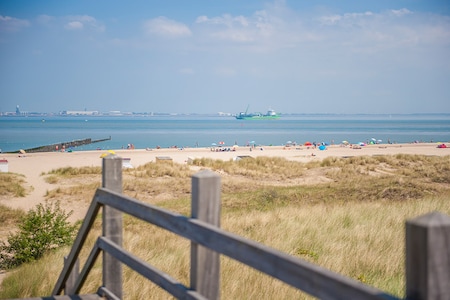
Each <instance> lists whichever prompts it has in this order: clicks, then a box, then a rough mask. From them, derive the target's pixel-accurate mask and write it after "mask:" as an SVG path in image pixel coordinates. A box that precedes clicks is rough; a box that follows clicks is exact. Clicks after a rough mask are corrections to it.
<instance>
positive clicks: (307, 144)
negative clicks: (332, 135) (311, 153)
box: [303, 142, 312, 146]
mask: <svg viewBox="0 0 450 300" xmlns="http://www.w3.org/2000/svg"><path fill="white" fill-rule="evenodd" d="M303 145H305V146H312V144H311V142H305V143H304V144H303Z"/></svg>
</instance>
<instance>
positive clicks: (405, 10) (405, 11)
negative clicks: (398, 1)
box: [390, 8, 412, 17]
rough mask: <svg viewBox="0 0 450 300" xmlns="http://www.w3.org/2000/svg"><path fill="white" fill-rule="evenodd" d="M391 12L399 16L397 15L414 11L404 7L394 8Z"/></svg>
mask: <svg viewBox="0 0 450 300" xmlns="http://www.w3.org/2000/svg"><path fill="white" fill-rule="evenodd" d="M390 12H391V14H393V15H394V16H397V17H401V16H404V15H409V14H412V11H410V10H409V9H406V8H402V9H398V10H395V9H393V10H391V11H390Z"/></svg>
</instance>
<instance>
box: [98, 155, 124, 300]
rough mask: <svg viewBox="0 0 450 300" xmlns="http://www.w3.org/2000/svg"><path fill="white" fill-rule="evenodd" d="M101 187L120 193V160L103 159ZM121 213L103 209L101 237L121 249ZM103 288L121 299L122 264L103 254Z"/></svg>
mask: <svg viewBox="0 0 450 300" xmlns="http://www.w3.org/2000/svg"><path fill="white" fill-rule="evenodd" d="M102 187H103V188H107V189H109V190H111V191H114V192H116V193H122V158H121V157H119V156H117V155H108V156H106V157H104V158H103V172H102ZM122 226H123V224H122V212H120V211H118V210H116V209H114V208H112V207H108V206H104V207H103V236H105V237H107V238H108V239H110V240H111V241H113V242H114V243H116V244H117V245H119V246H120V247H122V231H123V230H122ZM103 286H105V287H106V288H107V289H108V290H110V291H111V292H112V293H114V294H115V295H116V296H117V297H118V298H120V299H122V264H121V263H120V261H118V260H117V259H115V258H114V257H112V256H110V255H109V254H108V253H104V254H103Z"/></svg>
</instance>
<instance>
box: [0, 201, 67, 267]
mask: <svg viewBox="0 0 450 300" xmlns="http://www.w3.org/2000/svg"><path fill="white" fill-rule="evenodd" d="M71 214H72V211H71V212H69V213H65V212H64V211H63V210H62V209H61V207H60V203H59V201H58V202H55V203H53V204H52V203H50V202H48V201H46V202H45V204H44V205H43V204H38V205H37V206H36V208H35V209H31V210H29V211H28V212H27V214H26V215H25V216H23V217H21V219H20V222H19V225H18V227H19V231H18V232H17V233H15V234H11V235H9V236H8V240H7V243H4V242H0V268H4V269H10V268H14V267H16V266H19V265H21V264H23V263H26V262H30V261H33V260H36V259H38V258H40V257H42V255H43V254H44V253H46V252H48V251H50V250H52V249H55V248H58V247H60V246H63V245H68V244H70V243H71V242H72V240H73V237H74V235H75V226H74V225H71V224H70V223H69V222H68V221H67V219H68V217H69V216H70V215H71Z"/></svg>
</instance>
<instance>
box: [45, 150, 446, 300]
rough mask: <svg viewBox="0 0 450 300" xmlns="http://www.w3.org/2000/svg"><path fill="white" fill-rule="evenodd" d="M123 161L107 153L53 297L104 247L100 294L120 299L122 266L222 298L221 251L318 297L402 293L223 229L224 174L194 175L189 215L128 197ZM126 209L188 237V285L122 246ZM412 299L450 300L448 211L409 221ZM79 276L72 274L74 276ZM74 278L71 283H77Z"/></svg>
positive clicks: (181, 292)
mask: <svg viewBox="0 0 450 300" xmlns="http://www.w3.org/2000/svg"><path fill="white" fill-rule="evenodd" d="M121 168H122V163H121V158H120V157H117V156H115V155H110V156H107V157H105V158H104V159H103V184H102V188H99V189H98V190H97V191H96V193H95V195H94V198H93V201H92V203H91V205H90V207H89V209H88V212H87V215H86V218H85V219H84V222H83V224H82V226H81V228H80V231H79V233H78V235H77V237H76V239H75V242H74V245H73V247H72V249H71V252H70V254H69V256H68V257H67V260H66V263H65V264H64V267H63V270H62V272H61V274H60V276H59V278H58V280H57V283H56V285H55V288H54V290H53V295H59V294H61V293H62V292H63V290H65V292H66V294H68V293H69V294H71V295H76V294H79V292H80V289H81V287H82V286H83V283H84V282H85V280H86V278H87V275H88V274H89V271H90V270H91V268H92V267H93V265H94V263H95V261H96V259H97V257H98V255H99V254H100V253H101V252H102V251H103V254H104V255H103V285H102V286H101V287H100V288H99V290H98V291H97V293H98V294H99V295H100V296H103V297H107V298H109V299H121V298H122V294H123V293H122V269H121V268H122V264H126V265H127V266H129V267H130V268H131V269H133V270H134V271H136V272H138V273H139V274H141V275H142V276H144V277H146V278H147V279H149V280H151V281H152V282H154V283H155V284H157V285H158V286H160V287H161V288H163V289H164V290H166V291H167V292H169V293H170V294H171V295H173V296H174V297H175V298H178V299H219V298H220V289H219V286H220V283H219V281H220V263H219V262H220V260H219V258H220V255H226V256H228V257H230V258H232V259H235V260H237V261H239V262H241V263H244V264H246V265H248V266H251V267H253V268H255V269H257V270H259V271H261V272H264V273H266V274H267V275H270V276H272V277H274V278H277V279H279V280H281V281H283V282H285V283H287V284H289V285H291V286H293V287H295V288H298V289H300V290H302V291H304V292H306V293H308V294H310V295H312V296H315V297H318V298H321V299H397V298H395V297H394V296H392V295H389V294H388V293H386V292H383V291H381V290H378V289H376V288H373V287H370V286H367V285H365V284H363V283H361V282H359V281H356V280H353V279H351V278H348V277H345V276H342V275H340V274H337V273H334V272H332V271H329V270H327V269H325V268H322V267H319V266H316V265H314V264H311V263H309V262H306V261H304V260H301V259H299V258H296V257H293V256H290V255H287V254H285V253H282V252H280V251H277V250H274V249H272V248H269V247H267V246H264V245H262V244H259V243H256V242H254V241H251V240H248V239H246V238H243V237H240V236H237V235H235V234H233V233H229V232H226V231H224V230H221V229H220V227H219V226H220V177H219V176H218V175H217V174H216V173H214V172H211V171H201V172H199V173H197V174H195V175H194V176H193V178H192V212H191V213H192V216H191V217H190V218H189V217H186V216H183V215H180V214H177V213H173V212H170V211H167V210H165V209H162V208H159V207H156V206H153V205H150V204H146V203H143V202H141V201H138V200H136V199H133V198H130V197H127V196H124V195H122V194H121V192H122V170H121ZM100 208H103V234H102V236H101V237H99V238H98V239H97V241H96V243H95V245H94V247H93V249H92V250H91V253H90V255H89V257H88V258H87V260H86V262H85V264H84V266H83V268H82V270H81V272H80V273H78V272H77V271H76V270H77V267H75V266H76V264H77V261H78V255H79V253H80V251H81V249H82V247H83V245H84V242H85V240H86V238H87V235H88V233H89V231H90V229H91V227H92V224H93V222H94V220H95V217H96V216H97V214H98V212H99V210H100ZM122 213H126V214H128V215H131V216H134V217H136V218H139V219H141V220H144V221H146V222H148V223H151V224H154V225H156V226H159V227H161V228H164V229H166V230H168V231H170V232H173V233H175V234H177V235H179V236H182V237H185V238H187V239H189V240H191V243H192V244H191V273H190V280H191V282H190V286H189V287H187V286H184V285H183V284H182V283H181V282H179V281H177V280H176V279H174V278H172V277H171V276H170V275H169V274H166V273H164V272H162V271H160V270H158V269H156V268H154V267H153V266H151V265H150V264H148V263H147V262H145V261H143V260H141V259H139V258H137V257H136V256H134V255H133V254H132V253H129V252H127V251H126V250H124V249H122V247H121V244H122ZM406 263H407V265H406V279H407V284H406V295H407V299H430V300H431V299H450V298H449V297H450V296H449V295H450V217H448V216H447V215H444V214H440V213H437V212H433V213H430V214H427V215H425V216H421V217H419V218H416V219H414V220H410V221H408V222H407V223H406ZM73 278H75V279H73ZM70 282H74V283H73V285H71V284H70Z"/></svg>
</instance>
